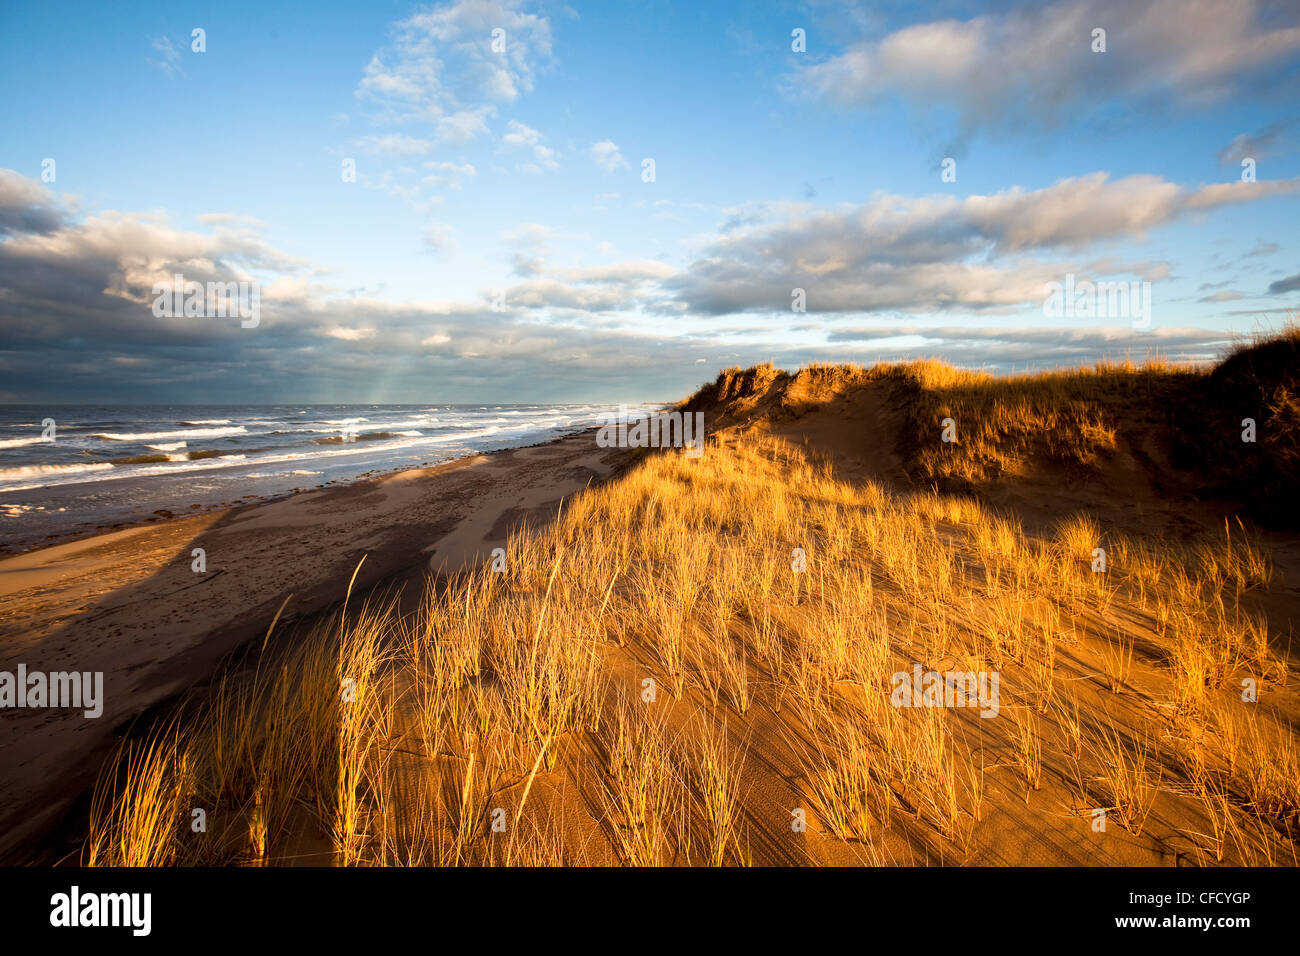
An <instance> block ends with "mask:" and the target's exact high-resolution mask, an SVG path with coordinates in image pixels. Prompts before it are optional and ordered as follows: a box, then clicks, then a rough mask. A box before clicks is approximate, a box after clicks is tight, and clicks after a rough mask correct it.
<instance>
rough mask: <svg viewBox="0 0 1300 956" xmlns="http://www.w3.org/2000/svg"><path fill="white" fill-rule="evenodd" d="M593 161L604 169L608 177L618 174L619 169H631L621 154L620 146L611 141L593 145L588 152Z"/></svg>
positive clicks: (602, 141)
mask: <svg viewBox="0 0 1300 956" xmlns="http://www.w3.org/2000/svg"><path fill="white" fill-rule="evenodd" d="M588 152H589V153H590V154H591V158H592V160H593V161H594V162H595V163H596V165H597V166H599V167H600V168H601V169H603V170H604V171H605V173H606V175H608V174H610V173H613V172H617V171H618V170H619V169H627V168H629V167H628V165H627V160H626V159H624V158H623V154H622V153H620V152H619V150H618V146H617V145H616V144H615V143H613V142H611V141H610V140H607V139H606V140H601V141H600V142H599V143H593V144H592V146H591V149H590V150H588Z"/></svg>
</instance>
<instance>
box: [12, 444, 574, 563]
mask: <svg viewBox="0 0 1300 956" xmlns="http://www.w3.org/2000/svg"><path fill="white" fill-rule="evenodd" d="M594 431H595V429H594V428H579V429H575V430H573V431H570V432H565V433H563V434H560V435H556V436H555V437H553V438H549V439H546V440H545V441H540V442H532V443H530V444H527V445H510V446H507V447H504V448H494V449H491V450H489V451H481V452H468V453H466V454H464V455H458V456H456V457H453V458H448V459H445V460H443V461H436V462H432V463H428V464H421V465H417V466H415V467H408V466H404V465H402V466H397V467H394V468H372V469H370V470H369V471H365V472H362V473H360V474H358V475H356V476H355V477H353V478H350V479H331V480H330V481H326V482H322V483H321V484H319V485H312V486H310V487H303V488H293V489H290V490H289V491H284V492H272V493H269V494H261V495H246V496H244V497H241V498H236V499H235V500H233V501H222V502H215V503H212V504H199V505H191V506H190V508H188V509H186V510H185V511H173V510H170V509H165V508H159V509H156V510H155V511H153V512H151V513H150V514H149V515H144V514H141V516H140V517H138V518H134V519H131V518H128V519H126V520H123V521H113V522H109V523H105V524H96V525H93V526H91V525H90V524H89V522H84V523H83V524H82V526H79V527H78V528H77V529H75V530H71V531H62V532H55V533H54V534H48V535H45V536H44V537H41V538H39V539H36V538H33V539H31V540H29V541H27V542H15V543H9V542H5V541H0V562H3V561H5V560H8V559H9V558H14V557H19V556H21V555H27V554H32V553H35V552H37V551H42V550H45V549H47V548H52V547H58V546H60V545H65V544H71V543H74V542H76V541H84V540H87V539H90V538H95V537H99V536H101V535H107V534H114V533H117V532H120V531H129V530H133V529H138V528H145V527H158V526H160V525H163V524H166V523H167V522H172V521H184V520H186V519H188V518H198V517H203V516H207V515H211V514H213V513H215V512H225V511H231V510H235V509H239V508H243V507H251V506H256V505H260V504H270V503H272V502H276V501H284V500H286V499H288V498H292V497H293V496H294V495H299V494H308V493H311V492H317V491H323V490H326V489H330V488H343V487H348V486H351V485H355V484H358V483H360V482H365V481H377V480H380V479H383V478H387V477H391V476H393V475H397V474H402V473H404V472H424V471H429V470H431V469H435V468H441V467H443V466H446V465H450V464H453V463H454V462H457V461H461V460H462V459H468V458H475V457H478V456H480V455H497V454H501V453H502V452H508V451H516V450H519V449H522V448H540V447H542V446H545V445H550V444H553V443H555V442H560V441H564V440H565V439H568V438H573V437H576V436H578V435H582V434H586V433H587V432H594Z"/></svg>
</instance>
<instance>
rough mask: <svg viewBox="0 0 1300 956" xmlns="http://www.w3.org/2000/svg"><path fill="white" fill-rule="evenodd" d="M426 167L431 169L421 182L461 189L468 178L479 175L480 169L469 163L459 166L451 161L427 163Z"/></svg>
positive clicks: (439, 187)
mask: <svg viewBox="0 0 1300 956" xmlns="http://www.w3.org/2000/svg"><path fill="white" fill-rule="evenodd" d="M424 168H425V169H427V170H429V173H428V175H426V176H424V177H423V178H422V179H421V180H420V182H422V183H424V185H426V186H432V187H433V188H435V189H456V190H460V189H462V188H463V187H464V185H465V181H466V180H468V179H472V178H474V177H475V176H477V175H478V170H477V169H475V168H474V167H473V166H472V165H470V164H469V163H464V164H461V165H459V166H458V165H457V164H456V163H451V162H431V163H425V164H424Z"/></svg>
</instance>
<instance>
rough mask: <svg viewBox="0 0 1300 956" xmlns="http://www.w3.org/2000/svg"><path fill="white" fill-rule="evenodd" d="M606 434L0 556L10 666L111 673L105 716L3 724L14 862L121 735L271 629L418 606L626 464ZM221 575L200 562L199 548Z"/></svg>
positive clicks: (0, 631)
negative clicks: (388, 603)
mask: <svg viewBox="0 0 1300 956" xmlns="http://www.w3.org/2000/svg"><path fill="white" fill-rule="evenodd" d="M626 455H627V452H626V451H622V450H619V449H602V448H599V447H597V445H596V443H595V441H594V432H588V433H584V434H580V435H575V436H570V437H566V438H562V439H559V440H556V441H552V442H550V443H546V444H542V445H536V446H532V447H526V448H517V449H509V450H505V451H500V452H493V453H489V454H482V455H475V456H471V457H468V458H464V459H460V460H456V461H452V462H448V463H445V464H441V465H438V466H435V467H432V468H422V469H414V470H410V471H404V472H398V473H395V474H390V475H385V476H383V477H379V478H375V479H370V480H362V481H357V482H354V483H351V484H347V485H341V486H338V487H331V488H326V489H322V490H311V491H303V492H300V493H298V494H294V495H291V496H289V497H287V498H282V499H279V500H275V501H271V502H266V503H254V504H249V505H243V506H239V507H234V508H229V509H220V510H215V511H210V512H207V513H204V514H202V515H199V516H195V517H185V518H176V519H173V520H167V521H159V522H154V523H149V524H145V525H140V526H137V527H131V528H126V529H122V530H117V531H113V532H110V533H106V534H99V535H94V536H92V537H87V538H83V539H79V540H75V541H71V542H68V543H64V544H58V545H55V546H52V547H48V548H44V549H40V550H36V551H31V552H27V553H24V554H20V555H16V556H14V557H10V558H6V559H4V560H0V622H2V623H0V671H4V670H8V671H13V670H14V668H15V667H16V666H17V665H18V664H19V663H24V664H26V665H27V667H28V668H29V669H32V670H42V671H60V670H76V671H83V672H84V671H102V672H103V673H104V685H105V704H104V712H103V714H102V716H100V717H99V718H97V719H93V720H88V719H83V718H82V715H81V712H80V711H75V710H58V709H46V710H12V711H8V712H6V714H5V719H4V720H3V721H0V752H3V753H4V754H5V761H4V769H3V772H2V773H0V856H3V855H5V854H8V853H10V852H12V851H13V850H14V848H15V847H16V846H19V845H20V844H21V843H22V842H23V841H24V839H26V838H28V837H30V836H32V835H34V834H37V833H40V832H41V831H42V830H43V828H46V827H49V826H50V825H51V823H52V822H53V821H55V820H57V819H58V816H59V814H60V813H62V812H63V811H65V810H66V809H67V807H68V804H69V802H70V801H71V800H72V799H73V798H74V797H76V796H78V795H80V794H81V793H83V792H84V791H85V789H86V788H87V787H88V786H89V785H91V784H92V783H93V781H94V778H95V775H96V774H97V772H98V767H99V762H100V760H101V759H102V758H103V756H105V751H106V748H107V747H108V746H109V745H110V743H111V741H112V740H113V738H114V736H115V733H116V732H117V731H119V730H120V729H121V728H122V725H123V724H124V723H126V722H129V721H130V720H131V719H132V718H133V717H135V716H137V715H139V714H141V713H143V712H145V711H147V710H148V709H149V708H151V707H153V706H154V705H156V704H158V703H159V702H160V701H164V700H166V699H168V698H169V697H172V696H173V695H176V694H178V693H180V692H182V691H184V690H185V689H186V688H187V687H189V686H191V685H192V684H194V683H195V682H197V681H201V680H203V679H204V678H206V677H208V676H209V675H210V674H211V673H212V671H213V669H214V667H215V666H216V665H217V663H218V662H219V661H220V660H221V659H222V658H223V656H225V655H226V654H228V653H229V652H230V651H232V650H233V649H235V648H237V647H239V646H240V645H241V644H243V643H244V642H246V641H248V640H250V639H252V638H255V637H261V636H262V635H263V634H264V633H265V631H266V629H267V626H268V625H269V624H270V622H271V621H272V620H273V619H274V617H275V614H276V612H277V610H278V609H279V608H280V607H281V604H282V603H283V602H285V599H286V597H287V596H290V595H291V597H289V599H288V601H287V603H285V604H284V608H283V614H282V615H281V617H280V623H279V625H278V630H277V633H280V632H282V631H283V630H284V629H285V628H288V627H290V626H292V625H293V624H294V623H295V622H297V621H300V620H301V619H303V618H307V617H310V616H311V615H313V614H315V613H318V612H320V611H321V610H322V609H325V608H327V607H330V606H332V605H334V604H335V603H337V602H341V601H342V599H343V596H344V594H345V593H346V590H347V587H348V582H349V579H350V578H351V576H352V574H353V572H354V570H356V568H357V565H358V563H359V562H362V560H363V558H364V563H362V564H361V568H360V571H358V572H357V577H356V582H355V585H354V593H355V594H358V595H360V594H365V593H366V592H368V591H370V590H372V589H376V588H379V589H382V590H383V591H384V593H385V594H392V595H393V596H394V597H396V598H397V599H398V600H399V601H401V600H413V599H414V598H415V597H418V595H419V594H420V593H421V592H422V591H423V589H424V586H425V584H426V583H427V582H428V580H429V578H430V577H431V576H435V575H438V574H442V573H453V572H456V571H459V570H461V569H463V568H465V567H467V566H468V565H472V564H474V563H476V562H481V561H483V560H486V559H487V557H488V556H489V554H490V552H491V550H492V548H494V547H497V546H500V545H502V544H504V543H505V540H506V536H507V534H508V533H509V532H510V531H511V530H512V529H514V528H516V527H519V526H521V525H522V524H525V523H531V524H533V525H543V524H545V523H546V522H547V521H549V520H550V519H551V518H552V517H553V516H554V515H555V513H556V511H557V509H558V508H559V507H560V504H561V501H562V500H563V499H564V498H566V497H567V496H570V495H572V494H574V493H575V492H577V491H580V490H582V489H583V488H584V487H586V486H588V485H589V484H591V483H598V482H600V481H601V480H602V479H604V478H606V477H607V476H609V475H610V474H611V473H612V472H613V471H614V470H615V469H616V468H617V467H618V466H619V462H620V457H626ZM197 548H201V549H203V551H204V553H205V564H206V571H204V572H203V573H197V572H195V571H194V570H193V564H194V557H193V551H194V549H197Z"/></svg>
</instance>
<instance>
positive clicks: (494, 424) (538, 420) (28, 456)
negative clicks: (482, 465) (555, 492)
mask: <svg viewBox="0 0 1300 956" xmlns="http://www.w3.org/2000/svg"><path fill="white" fill-rule="evenodd" d="M650 410H652V406H639V407H634V408H630V409H628V411H629V412H630V413H634V414H635V413H639V412H642V411H650ZM617 413H618V406H613V405H202V406H200V405H148V406H130V407H127V406H108V405H62V406H59V405H46V406H34V405H4V406H0V548H3V549H5V550H10V551H12V550H21V549H26V548H30V547H32V546H34V545H37V544H40V543H43V542H44V541H46V540H47V539H49V538H51V537H62V536H64V535H68V534H72V533H78V532H93V531H94V530H95V529H97V528H101V527H107V526H111V525H114V524H119V523H125V522H136V521H141V520H147V519H149V518H150V517H152V516H154V515H156V514H157V513H159V512H168V513H171V514H182V513H185V512H193V511H196V510H198V509H203V508H207V507H212V506H216V505H222V504H230V503H234V502H236V501H238V500H240V499H244V498H259V497H266V496H275V495H281V494H285V493H287V492H290V491H294V490H296V489H304V488H313V487H317V486H320V485H324V484H327V483H330V482H346V481H350V480H352V479H355V478H357V477H360V476H362V475H367V474H371V473H375V472H385V471H397V470H401V469H404V468H416V467H421V466H425V465H434V464H437V463H439V462H444V461H450V460H451V459H454V458H459V457H462V456H464V455H468V454H473V453H478V452H485V451H494V450H497V449H502V448H515V447H519V446H522V445H531V444H536V443H538V442H544V441H549V440H550V439H553V438H557V437H560V436H562V435H565V434H570V433H573V432H577V431H581V430H583V429H586V428H590V427H593V426H596V425H599V424H601V423H602V421H606V420H608V419H607V418H606V417H605V416H607V415H611V414H617ZM51 419H52V420H53V423H54V429H53V434H54V441H52V442H51V441H48V440H46V438H45V437H44V435H45V433H46V431H48V429H47V424H48V422H49V420H51ZM195 506H198V509H196V508H195Z"/></svg>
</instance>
